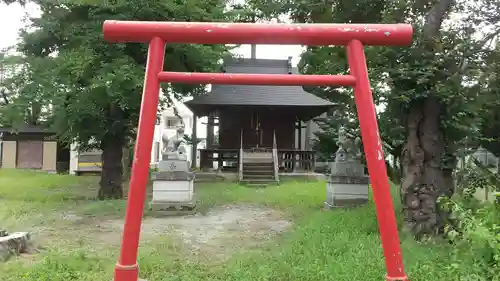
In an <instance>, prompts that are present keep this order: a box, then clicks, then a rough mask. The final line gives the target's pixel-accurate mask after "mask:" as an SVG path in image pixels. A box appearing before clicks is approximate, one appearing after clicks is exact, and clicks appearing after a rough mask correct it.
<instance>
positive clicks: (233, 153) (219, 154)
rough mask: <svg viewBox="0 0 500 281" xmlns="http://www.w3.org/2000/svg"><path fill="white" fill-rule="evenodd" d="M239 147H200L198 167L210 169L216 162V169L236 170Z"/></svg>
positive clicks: (238, 159)
mask: <svg viewBox="0 0 500 281" xmlns="http://www.w3.org/2000/svg"><path fill="white" fill-rule="evenodd" d="M239 163H240V150H239V149H237V148H236V149H219V148H212V149H200V169H201V170H202V171H212V170H213V169H214V168H215V165H214V164H217V170H220V171H231V172H236V171H238V170H239V168H238V167H239Z"/></svg>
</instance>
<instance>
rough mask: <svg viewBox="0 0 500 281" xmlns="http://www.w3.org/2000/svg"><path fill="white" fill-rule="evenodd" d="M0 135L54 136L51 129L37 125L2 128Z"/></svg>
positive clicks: (0, 128)
mask: <svg viewBox="0 0 500 281" xmlns="http://www.w3.org/2000/svg"><path fill="white" fill-rule="evenodd" d="M0 133H14V134H15V133H28V134H34V133H47V134H54V133H55V132H53V131H52V130H50V129H47V128H44V127H41V126H36V125H22V126H20V127H18V128H13V127H0Z"/></svg>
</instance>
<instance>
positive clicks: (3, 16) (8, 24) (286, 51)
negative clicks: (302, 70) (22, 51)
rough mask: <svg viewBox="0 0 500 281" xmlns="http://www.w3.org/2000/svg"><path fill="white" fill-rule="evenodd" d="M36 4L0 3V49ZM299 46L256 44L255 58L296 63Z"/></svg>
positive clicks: (12, 40) (246, 51) (245, 51)
mask: <svg viewBox="0 0 500 281" xmlns="http://www.w3.org/2000/svg"><path fill="white" fill-rule="evenodd" d="M39 13H40V12H39V10H38V8H37V7H36V5H33V4H31V5H28V6H27V7H26V8H22V7H21V6H20V5H17V4H11V5H6V4H0V26H1V28H0V38H2V39H0V50H2V49H4V48H7V47H10V46H12V45H14V44H16V42H17V40H18V32H19V29H21V28H22V27H24V26H25V23H24V22H23V19H24V17H25V16H26V14H29V15H30V16H37V15H39ZM301 50H302V49H301V46H295V45H284V46H280V45H260V46H257V58H262V59H288V57H289V56H291V57H293V63H294V64H297V63H298V61H299V60H300V54H301ZM235 53H237V54H239V55H242V56H244V57H250V46H241V47H239V48H238V49H236V50H235Z"/></svg>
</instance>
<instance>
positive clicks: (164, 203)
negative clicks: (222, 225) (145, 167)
mask: <svg viewBox="0 0 500 281" xmlns="http://www.w3.org/2000/svg"><path fill="white" fill-rule="evenodd" d="M188 164H189V163H188V161H186V160H184V159H167V160H163V161H160V162H159V163H158V172H154V173H152V175H151V177H152V180H153V199H152V201H151V202H150V203H149V209H150V210H151V211H153V213H154V214H155V215H158V216H176V215H189V214H194V213H196V198H195V191H194V173H193V172H190V171H189V165H188Z"/></svg>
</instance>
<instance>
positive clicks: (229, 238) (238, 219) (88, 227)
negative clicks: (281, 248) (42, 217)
mask: <svg viewBox="0 0 500 281" xmlns="http://www.w3.org/2000/svg"><path fill="white" fill-rule="evenodd" d="M61 223H62V224H63V225H64V231H63V229H57V228H59V227H60V225H61ZM123 223H124V221H123V219H109V218H108V219H105V218H95V217H94V218H90V217H86V216H80V215H76V214H72V213H64V214H61V215H60V218H59V223H56V225H58V226H59V227H57V228H44V229H40V230H39V232H38V234H35V239H36V240H37V242H38V243H37V244H39V243H42V241H44V242H47V243H49V244H50V242H53V241H50V240H54V239H56V240H58V241H61V240H60V239H61V238H62V237H61V235H62V234H63V233H64V234H63V235H64V236H65V237H66V239H65V240H69V241H68V243H71V244H73V243H78V244H81V243H86V242H84V240H86V241H89V240H92V244H93V245H95V244H96V243H99V242H100V244H103V245H110V246H118V245H119V243H120V241H121V235H122V231H123ZM291 225H292V223H291V222H290V221H289V220H286V219H284V218H283V214H282V213H280V212H278V211H276V210H273V209H270V208H264V207H258V206H250V205H226V206H222V207H216V208H213V209H211V210H209V211H208V212H206V213H205V214H201V213H197V214H196V215H191V216H182V217H162V218H157V217H146V218H144V220H143V223H142V232H141V243H147V242H148V241H152V240H155V239H158V238H162V237H170V238H172V239H175V240H176V241H178V242H180V243H182V246H184V247H183V248H185V249H187V250H188V251H189V252H190V253H192V254H197V253H201V254H203V253H204V254H210V255H216V256H219V257H227V254H228V253H232V252H234V251H235V250H238V249H243V248H244V249H248V248H251V247H254V246H258V245H261V244H262V243H265V242H266V241H268V240H269V239H271V238H273V237H275V236H276V235H278V234H280V233H282V232H284V231H286V230H287V229H288V228H289V227H291ZM37 236H38V237H37ZM47 239H48V240H47Z"/></svg>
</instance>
